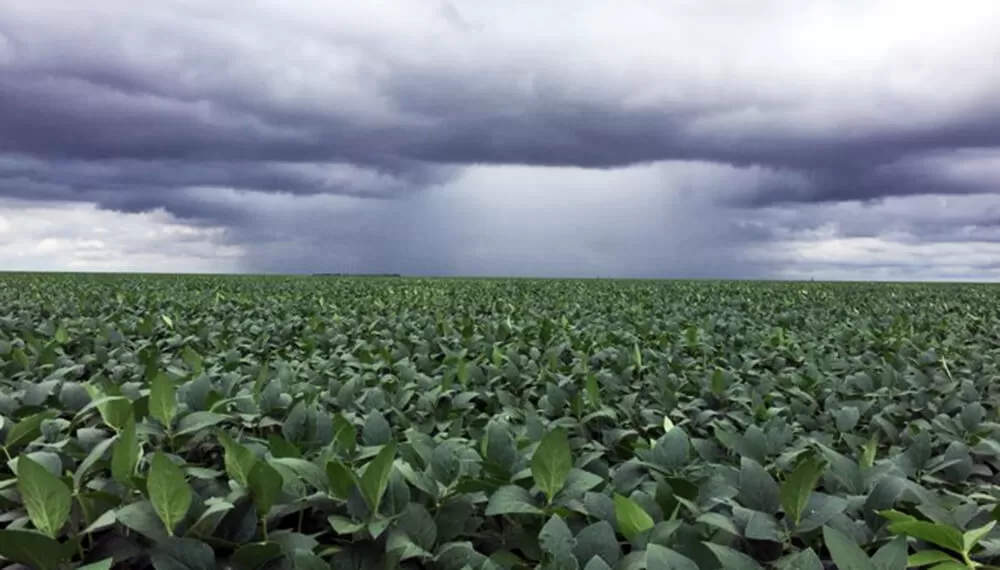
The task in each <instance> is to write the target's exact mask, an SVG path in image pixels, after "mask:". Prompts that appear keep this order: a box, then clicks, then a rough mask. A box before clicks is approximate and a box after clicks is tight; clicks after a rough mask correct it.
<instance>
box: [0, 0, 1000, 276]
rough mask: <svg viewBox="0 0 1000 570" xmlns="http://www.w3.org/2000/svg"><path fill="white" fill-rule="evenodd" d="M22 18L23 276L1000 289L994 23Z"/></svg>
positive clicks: (247, 13) (3, 187) (854, 18)
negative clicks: (154, 230) (179, 272)
mask: <svg viewBox="0 0 1000 570" xmlns="http://www.w3.org/2000/svg"><path fill="white" fill-rule="evenodd" d="M8 4H10V6H8V7H5V9H4V11H3V12H2V13H0V201H2V202H0V204H3V206H0V212H3V213H2V215H3V216H4V219H5V220H6V227H7V228H8V230H7V231H2V230H3V228H4V226H3V225H0V260H7V259H14V257H17V259H20V260H21V261H11V262H10V263H14V264H15V265H18V264H19V265H18V266H26V265H25V264H26V263H27V262H25V261H23V259H24V257H25V255H24V253H25V252H26V251H28V250H29V249H31V248H32V247H35V246H37V245H38V244H39V243H42V242H43V241H44V240H49V241H44V243H46V244H47V245H46V246H45V247H43V253H42V254H40V255H41V256H42V258H44V256H45V255H48V256H49V257H50V259H53V260H58V261H52V262H51V264H52V265H53V266H58V267H62V266H66V265H67V264H69V263H70V262H69V261H66V259H69V258H66V257H60V256H64V255H69V256H70V257H72V256H74V255H76V253H65V252H77V253H79V252H80V251H83V250H87V251H90V253H80V255H82V258H81V259H84V260H85V261H83V262H81V261H79V260H77V261H73V262H72V263H73V264H76V265H72V266H73V267H78V266H80V267H84V266H86V267H90V266H93V267H95V268H101V267H118V266H126V267H127V266H129V264H130V263H131V264H139V265H143V267H145V266H146V265H150V266H152V265H156V264H159V263H161V261H162V260H161V258H160V257H157V256H166V257H165V258H163V259H167V260H168V261H163V263H165V264H167V265H171V264H173V265H176V264H180V265H184V264H185V263H187V264H189V265H190V267H191V268H192V269H199V270H200V268H202V267H208V268H213V267H214V268H218V269H219V270H227V271H228V270H231V271H261V270H264V271H295V272H310V271H377V272H382V271H389V272H406V273H419V274H434V273H445V274H453V273H474V274H497V275H500V274H516V275H581V276H588V275H608V276H616V275H622V276H626V275H627V276H678V277H692V276H693V277H698V276H706V277H805V276H822V277H831V276H833V277H835V276H838V275H840V276H847V277H851V276H863V277H872V278H894V277H898V278H921V277H927V278H941V279H952V278H961V277H962V276H966V277H968V278H977V279H992V278H993V277H994V276H995V275H996V267H995V266H996V265H997V259H998V258H996V257H995V254H996V253H1000V252H998V251H996V248H995V246H994V244H995V243H998V242H1000V240H998V239H997V238H998V237H1000V232H998V230H997V228H1000V225H998V220H1000V198H998V188H997V186H996V181H997V180H1000V107H997V106H996V104H995V101H996V100H998V96H1000V71H997V68H996V67H995V66H993V65H992V63H991V58H990V57H989V54H991V53H1000V27H998V26H1000V24H997V22H1000V8H998V6H997V5H996V4H994V3H989V2H985V1H983V2H976V1H973V0H965V1H960V2H959V4H961V9H958V8H956V7H954V6H951V7H948V8H947V9H945V7H942V6H936V5H934V4H933V3H920V2H917V3H911V4H907V5H905V6H903V5H902V4H900V3H897V2H892V1H889V0H886V1H880V2H868V3H862V2H854V1H849V2H832V1H831V2H817V3H815V6H814V7H813V8H812V9H803V8H802V7H801V6H800V5H799V4H796V3H793V2H787V1H784V0H775V1H772V2H766V3H763V4H762V5H761V6H758V7H757V8H755V10H752V11H750V12H747V11H746V8H745V7H743V8H741V7H740V6H741V5H740V4H739V3H735V2H728V1H720V2H717V3H714V4H713V3H690V2H681V1H678V2H668V3H659V4H656V3H638V2H636V3H630V2H626V3H623V4H622V5H621V6H619V7H617V8H613V7H611V6H610V5H608V4H606V3H601V2H597V1H594V2H574V3H565V5H564V3H562V2H561V1H556V2H551V3H545V4H544V5H537V4H534V3H527V2H512V3H511V4H510V5H509V6H507V7H506V8H505V9H504V10H500V9H498V8H496V7H493V6H492V5H490V4H487V3H482V2H476V1H472V0H469V1H466V2H458V1H456V2H436V1H426V2H423V1H421V2H408V3H405V4H404V3H400V4H398V5H395V6H393V7H392V9H391V10H390V9H388V8H383V9H379V8H377V7H372V6H357V7H346V6H340V5H337V6H336V7H331V5H329V4H327V3H321V2H303V3H301V4H299V5H297V7H296V9H294V10H290V9H283V8H282V6H283V5H281V4H279V3H277V2H262V3H259V4H257V5H255V6H254V7H253V8H248V7H247V6H245V5H244V4H241V3H235V2H230V1H229V0H225V1H220V2H215V3H212V4H211V5H209V6H203V5H201V4H196V3H191V2H183V1H175V2H164V3H161V4H159V5H158V6H157V7H155V8H150V7H146V8H140V7H138V6H135V5H133V4H132V3H127V2H124V1H123V0H120V1H115V0H103V1H99V2H95V3H92V4H88V5H87V7H86V10H85V11H84V8H75V7H67V6H66V5H65V4H64V3H60V2H56V1H55V0H51V1H40V2H39V1H33V2H28V1H27V0H12V1H11V2H8ZM570 7H572V9H570ZM43 16H44V17H43ZM901 16H906V17H905V18H901ZM557 21H558V23H559V25H557V26H556V25H552V24H554V23H555V22H557ZM43 24H44V25H43ZM99 30H104V31H102V32H100V33H98V31H99ZM109 30H110V31H109ZM834 30H840V31H842V32H843V31H845V30H850V31H851V33H852V38H853V39H852V41H851V42H844V41H842V38H843V36H842V34H840V33H834V32H833V31H834ZM43 211H51V212H57V213H59V212H61V214H53V215H63V216H68V217H67V219H70V217H72V216H77V218H74V219H77V220H81V219H90V218H94V220H95V221H94V223H95V224H96V223H98V221H100V223H102V224H105V223H108V221H109V219H106V218H100V217H101V216H116V217H115V218H114V219H116V220H117V219H120V220H122V221H121V223H120V227H124V228H131V227H133V226H132V225H131V224H136V225H135V228H136V231H138V228H139V227H140V226H141V225H142V224H153V225H155V224H163V225H164V226H163V227H174V228H187V230H185V231H188V232H189V233H190V235H196V236H198V237H197V239H196V240H194V241H193V242H192V241H191V240H188V241H187V242H185V241H183V240H181V239H180V238H179V237H176V236H177V235H179V234H177V232H175V233H174V234H170V232H167V233H166V234H164V235H165V236H174V237H162V236H161V237H157V238H155V239H154V238H149V239H137V240H134V241H135V243H134V244H133V246H132V247H133V249H134V250H135V251H132V250H127V249H122V248H121V247H118V246H115V248H110V249H108V248H105V249H106V250H107V251H105V253H101V254H96V253H93V251H92V250H95V249H101V248H95V247H91V246H93V245H94V241H95V240H96V241H101V240H100V239H99V238H95V237H93V236H89V234H88V231H87V230H86V229H85V228H84V227H83V226H80V227H77V226H74V225H73V224H74V223H77V222H72V223H70V222H67V223H66V224H65V227H67V228H68V227H74V228H75V229H74V230H72V231H69V230H66V229H62V230H59V229H58V228H56V227H50V226H44V227H35V226H37V224H32V223H27V222H25V220H29V219H35V218H32V216H35V217H36V218H38V217H39V216H40V217H45V216H43V215H42V214H40V212H43ZM29 212H33V214H30V215H29ZM70 213H73V214H70ZM81 216H82V217H81ZM88 216H89V217H90V218H88ZM150 216H152V217H150ZM97 218H100V220H98V219H97ZM111 225H114V224H111ZM15 227H16V228H17V232H20V234H19V235H21V236H25V235H30V236H34V237H32V238H26V237H19V238H17V239H16V240H15V239H14V238H11V237H10V236H11V235H12V232H13V231H14V230H13V229H11V228H15ZM102 227H103V226H102ZM116 231H121V230H116ZM178 231H179V230H178ZM85 234H86V235H85ZM5 236H6V237H5ZM123 239H125V238H124V237H123ZM53 240H54V241H53ZM88 240H89V241H88ZM125 241H128V240H127V239H125ZM83 242H86V243H90V246H87V247H90V249H87V247H84V248H83V250H81V249H80V247H82V246H79V243H83ZM101 243H103V244H105V245H108V244H111V243H115V242H113V241H111V240H104V241H101ZM171 243H188V244H190V243H197V244H198V245H197V248H195V246H190V245H189V246H185V247H186V248H187V249H185V248H184V247H181V248H180V249H176V250H174V249H171V248H172V246H169V245H168V244H171ZM74 244H76V245H74ZM109 247H110V246H109ZM4 248H5V249H4ZM46 248H48V249H46ZM198 248H200V249H198ZM194 249H198V250H199V251H200V253H198V254H195V253H193V251H194ZM44 251H48V252H49V253H44ZM56 251H58V252H63V253H60V254H58V255H57V254H56V253H54V252H56ZM108 251H110V253H109V252H108ZM16 253H17V254H19V255H15V254H16ZM36 253H38V252H36ZM88 255H89V256H90V257H87V256H88ZM99 255H103V256H105V257H104V258H102V259H103V261H100V260H98V256H99ZM138 255H145V256H146V257H145V258H139V257H136V256H138ZM130 256H132V257H130ZM199 256H200V257H199ZM73 259H76V258H75V257H74V258H73ZM129 259H131V260H132V261H128V260H129ZM142 259H144V260H145V261H142ZM183 259H190V260H191V261H190V262H185V261H178V260H183ZM86 260H90V261H86ZM150 260H153V261H150ZM155 260H161V261H155ZM199 260H200V261H199ZM39 263H41V264H42V265H44V264H45V263H46V262H44V261H38V260H37V259H36V260H35V261H32V262H31V263H30V264H29V265H30V266H31V267H34V266H35V265H37V264H39ZM80 263H82V264H83V265H80ZM88 263H89V264H90V265H88ZM102 263H103V265H102Z"/></svg>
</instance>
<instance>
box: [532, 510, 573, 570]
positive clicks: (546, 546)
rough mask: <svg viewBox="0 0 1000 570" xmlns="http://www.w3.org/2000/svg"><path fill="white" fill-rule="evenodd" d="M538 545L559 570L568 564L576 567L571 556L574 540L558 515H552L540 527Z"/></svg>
mask: <svg viewBox="0 0 1000 570" xmlns="http://www.w3.org/2000/svg"><path fill="white" fill-rule="evenodd" d="M538 544H539V546H541V548H542V551H543V552H545V553H546V554H548V555H549V556H550V557H551V560H552V561H553V562H554V563H556V564H558V566H559V567H560V568H565V567H567V565H569V564H572V566H573V567H576V565H577V561H576V558H575V557H574V556H573V549H574V548H575V547H576V539H575V538H574V537H573V532H572V531H571V530H570V529H569V527H568V526H566V521H564V520H563V519H562V517H560V516H559V515H552V517H551V518H549V520H548V522H546V523H545V525H544V526H543V527H542V530H541V532H539V533H538Z"/></svg>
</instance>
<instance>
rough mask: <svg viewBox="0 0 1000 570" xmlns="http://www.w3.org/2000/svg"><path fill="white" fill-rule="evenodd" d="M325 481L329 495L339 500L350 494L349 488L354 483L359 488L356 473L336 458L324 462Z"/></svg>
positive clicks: (352, 486)
mask: <svg viewBox="0 0 1000 570" xmlns="http://www.w3.org/2000/svg"><path fill="white" fill-rule="evenodd" d="M326 482H327V486H328V487H329V489H330V495H331V496H333V497H336V498H338V499H341V500H345V501H346V500H347V498H348V497H349V496H350V495H351V489H353V488H354V486H355V485H357V486H358V488H359V489H360V488H361V484H360V481H358V477H357V475H355V474H354V472H353V471H351V470H350V468H348V467H347V466H346V465H344V464H343V463H341V462H340V461H337V460H331V461H328V462H327V464H326Z"/></svg>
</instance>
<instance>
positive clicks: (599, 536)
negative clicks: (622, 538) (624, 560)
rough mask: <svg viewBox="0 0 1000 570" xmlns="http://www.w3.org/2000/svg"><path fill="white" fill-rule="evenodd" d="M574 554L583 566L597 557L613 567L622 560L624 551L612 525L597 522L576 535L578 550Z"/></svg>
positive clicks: (606, 522)
mask: <svg viewBox="0 0 1000 570" xmlns="http://www.w3.org/2000/svg"><path fill="white" fill-rule="evenodd" d="M573 554H575V555H576V558H577V560H579V561H580V563H581V564H584V563H586V562H587V561H589V560H591V559H593V558H594V557H595V556H597V557H600V558H601V560H603V561H604V562H606V563H607V564H609V565H611V566H613V565H615V564H617V563H618V560H619V559H621V556H622V550H621V545H619V544H618V537H617V536H615V529H614V527H613V526H611V523H609V522H608V521H597V522H595V523H594V524H592V525H590V526H588V527H586V528H584V529H583V530H581V531H580V532H579V533H578V534H577V535H576V548H574V549H573Z"/></svg>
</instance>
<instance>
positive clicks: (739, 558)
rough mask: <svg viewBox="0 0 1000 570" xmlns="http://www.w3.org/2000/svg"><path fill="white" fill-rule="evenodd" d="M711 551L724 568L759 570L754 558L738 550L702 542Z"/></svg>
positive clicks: (728, 569)
mask: <svg viewBox="0 0 1000 570" xmlns="http://www.w3.org/2000/svg"><path fill="white" fill-rule="evenodd" d="M702 544H704V545H705V546H707V547H708V549H709V550H711V551H712V554H714V555H715V557H716V558H717V559H718V560H719V564H721V565H722V568H724V569H725V570H761V565H760V564H758V563H757V561H756V560H754V559H753V558H750V557H749V556H747V555H746V554H743V553H742V552H740V551H738V550H734V549H732V548H730V547H728V546H723V545H721V544H715V543H714V542H704V543H702Z"/></svg>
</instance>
